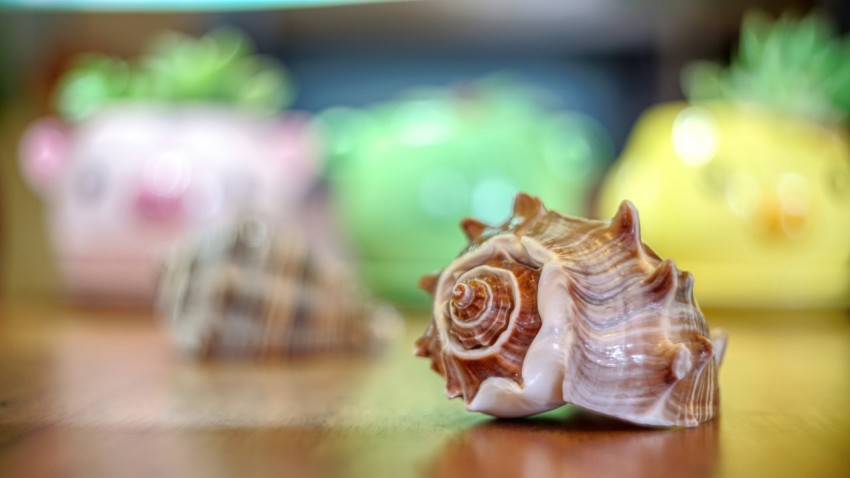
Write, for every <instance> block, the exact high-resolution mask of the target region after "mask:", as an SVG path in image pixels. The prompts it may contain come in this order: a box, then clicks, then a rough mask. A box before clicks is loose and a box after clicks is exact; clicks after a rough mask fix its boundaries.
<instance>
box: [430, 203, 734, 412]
mask: <svg viewBox="0 0 850 478" xmlns="http://www.w3.org/2000/svg"><path fill="white" fill-rule="evenodd" d="M462 227H463V229H464V231H465V232H466V234H467V236H468V237H469V240H470V244H469V246H468V247H467V248H466V249H465V250H464V251H463V252H462V253H461V254H460V256H459V257H458V258H457V259H456V260H454V261H453V262H452V263H451V264H449V266H448V267H446V268H445V269H444V270H443V271H442V272H441V273H440V274H439V275H434V276H425V277H424V278H423V279H422V281H421V284H420V285H421V286H422V287H423V288H424V289H426V290H427V291H429V292H430V293H432V294H433V296H434V307H433V320H432V321H431V323H430V325H429V326H428V328H427V330H426V331H425V333H424V334H423V335H422V337H420V338H419V340H418V341H417V343H416V353H417V355H420V356H423V357H429V358H430V359H431V366H432V368H433V369H434V370H435V371H436V372H437V373H439V374H440V375H443V376H444V377H445V378H446V380H447V384H446V395H448V396H449V397H450V398H454V397H459V396H462V397H463V399H464V401H465V404H466V408H467V409H468V410H470V411H480V412H484V413H488V414H491V415H496V416H503V417H516V416H525V415H532V414H535V413H540V412H544V411H546V410H551V409H553V408H556V407H559V406H561V405H563V404H565V403H572V404H574V405H578V406H580V407H583V408H586V409H589V410H592V411H595V412H599V413H602V414H605V415H609V416H613V417H617V418H620V419H623V420H627V421H630V422H634V423H639V424H646V425H660V426H670V425H678V426H694V425H697V424H699V423H701V422H704V421H706V420H710V419H711V418H713V417H714V416H715V415H716V413H717V409H718V397H719V396H718V384H717V370H718V367H719V365H720V361H721V359H722V357H723V349H724V347H725V344H726V336H725V334H724V333H723V332H719V333H717V334H715V336H714V337H713V338H712V339H710V338H709V330H708V325H707V323H706V321H705V318H704V317H703V315H702V313H701V312H700V310H699V308H698V306H697V305H696V302H695V301H694V298H693V277H692V276H691V274H690V273H688V272H682V271H679V270H678V269H677V268H676V266H675V265H674V264H673V262H672V261H671V260H669V259H667V260H661V259H660V258H659V257H658V256H657V255H656V254H655V253H654V252H653V251H652V250H651V249H650V248H649V247H647V246H646V245H645V244H643V243H642V242H641V239H640V226H639V222H638V215H637V211H636V210H635V209H634V206H632V205H631V203H629V202H627V201H626V202H623V204H622V205H621V206H620V209H619V211H618V213H617V214H616V216H615V217H614V218H613V219H611V220H610V221H597V220H589V219H582V218H576V217H570V216H564V215H561V214H558V213H556V212H553V211H548V210H546V208H545V207H544V206H543V204H542V203H541V202H540V200H539V199H537V198H533V197H531V196H528V195H525V194H519V195H517V197H516V202H515V205H514V211H513V215H512V216H511V217H510V218H509V219H508V220H507V221H506V222H505V223H504V224H502V225H501V226H497V227H490V226H486V225H484V224H482V223H480V222H477V221H475V220H472V219H467V220H465V221H463V223H462Z"/></svg>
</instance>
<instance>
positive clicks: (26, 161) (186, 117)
mask: <svg viewBox="0 0 850 478" xmlns="http://www.w3.org/2000/svg"><path fill="white" fill-rule="evenodd" d="M306 124H307V123H306V120H305V118H299V117H294V116H293V117H289V118H286V119H274V118H261V117H255V116H251V115H248V114H244V113H240V112H238V111H234V110H230V109H227V108H221V107H215V106H205V105H195V106H182V107H175V106H158V105H143V104H125V105H116V106H113V107H111V108H109V109H105V110H103V111H101V112H100V113H98V114H97V115H95V116H93V117H92V118H90V119H89V120H86V121H84V122H81V123H77V124H74V125H72V126H67V125H63V124H61V123H59V122H57V121H54V120H41V121H39V122H37V123H35V124H34V125H33V126H31V127H30V129H29V130H28V131H27V134H26V135H25V137H24V139H23V142H22V147H21V161H22V165H21V166H22V169H23V172H24V175H25V177H26V178H27V180H28V181H29V183H30V184H31V186H32V187H33V189H35V190H36V191H37V192H38V193H39V194H40V195H41V196H42V197H43V199H44V201H45V206H46V210H47V221H48V225H49V230H50V235H51V242H52V246H53V249H54V252H55V255H56V259H57V262H58V265H59V268H60V270H61V273H62V275H63V278H64V281H65V284H66V286H67V289H68V292H70V293H71V294H72V295H73V296H74V297H75V298H77V299H82V300H91V301H101V302H102V301H106V302H145V301H149V300H150V299H151V298H152V294H153V288H154V283H155V280H156V274H157V271H158V262H159V260H160V258H161V257H162V255H163V254H164V253H166V252H167V251H168V250H169V249H170V248H171V247H172V245H173V244H174V243H175V241H178V240H180V239H181V238H183V237H185V236H186V235H187V234H192V233H193V232H195V231H197V230H199V229H201V228H204V227H206V226H209V225H211V224H213V223H216V222H220V221H225V220H228V219H230V218H233V217H234V216H235V215H237V214H240V213H242V212H244V211H245V210H246V209H251V210H256V211H260V212H262V213H266V214H270V215H274V216H280V215H283V214H287V211H288V210H290V209H291V208H293V207H295V206H296V205H297V204H298V202H299V201H300V200H301V198H302V197H303V195H304V193H305V191H306V190H307V188H308V187H309V186H310V185H311V184H312V182H313V179H314V176H315V170H316V168H315V156H316V155H315V153H314V150H315V148H314V147H313V144H312V142H311V135H309V134H308V132H307V128H306Z"/></svg>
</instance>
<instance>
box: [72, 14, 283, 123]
mask: <svg viewBox="0 0 850 478" xmlns="http://www.w3.org/2000/svg"><path fill="white" fill-rule="evenodd" d="M292 94H293V91H292V86H291V84H290V81H289V77H288V75H287V73H286V71H285V69H284V68H283V66H282V65H280V64H279V63H277V62H276V61H275V60H273V59H271V58H267V57H263V56H259V55H255V54H253V45H252V44H251V42H250V40H248V38H247V37H245V36H244V35H243V34H241V33H240V32H238V31H236V30H233V29H227V28H224V29H219V30H215V31H213V32H211V33H209V34H207V35H205V36H203V37H201V38H198V39H195V38H192V37H189V36H187V35H184V34H182V33H176V32H167V33H163V34H162V35H160V36H158V37H157V38H155V39H154V41H153V42H151V44H150V45H149V48H148V49H147V51H146V52H145V53H144V54H143V55H142V56H140V57H139V58H138V59H136V60H135V61H127V60H123V59H120V58H114V57H110V56H106V55H100V54H88V55H84V56H81V57H80V58H78V59H77V60H76V61H75V63H74V66H73V67H72V68H71V69H70V70H69V71H68V72H67V73H66V74H65V75H64V76H63V77H62V79H61V80H60V83H59V88H58V90H57V97H56V103H57V109H58V110H59V113H60V114H61V115H62V116H64V117H65V118H67V119H69V120H72V121H77V120H82V119H84V118H86V117H88V116H90V115H92V114H93V113H95V112H96V111H98V110H99V109H101V108H102V107H103V106H105V105H107V104H109V103H112V102H116V101H128V100H145V101H159V102H167V103H181V102H216V103H224V104H229V105H233V106H235V107H239V108H244V109H248V110H252V111H255V112H258V113H263V114H272V113H275V112H276V111H279V110H281V109H283V108H285V107H286V106H288V105H289V104H290V102H291V100H292Z"/></svg>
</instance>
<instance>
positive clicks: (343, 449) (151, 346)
mask: <svg viewBox="0 0 850 478" xmlns="http://www.w3.org/2000/svg"><path fill="white" fill-rule="evenodd" d="M0 313H1V314H2V315H0V477H3V478H6V477H45V476H69V477H86V478H90V477H112V476H120V477H125V476H127V477H136V476H138V477H167V476H176V477H195V476H199V477H219V476H222V477H224V476H275V477H282V476H292V477H314V476H317V477H323V476H342V477H361V476H362V477H374V476H377V477H382V476H388V477H397V476H459V477H474V476H487V477H494V476H499V477H501V476H524V477H539V478H546V477H555V476H559V477H560V476H569V477H583V476H605V477H611V476H646V477H658V476H744V477H760V476H765V477H767V476H769V477H774V476H816V477H829V476H836V477H847V476H850V317H848V316H847V315H846V314H845V313H840V312H817V313H815V312H785V313H758V314H756V313H747V312H735V313H732V312H711V311H708V312H707V313H706V316H707V317H708V318H709V321H710V322H711V324H712V326H723V327H724V328H726V329H727V331H728V332H729V335H730V343H729V348H728V349H727V354H726V359H725V362H724V365H723V367H722V369H721V372H720V378H721V387H722V388H721V392H722V404H721V416H720V419H719V420H716V421H715V422H712V423H709V424H706V425H703V426H701V427H697V428H693V429H647V428H639V427H634V426H630V425H627V424H624V423H621V422H618V421H615V420H611V419H607V418H605V417H601V416H598V415H594V414H591V413H588V412H585V411H582V410H579V409H576V408H574V407H564V408H561V409H559V410H556V411H554V412H550V413H547V414H543V415H540V416H537V417H534V418H532V419H522V420H495V419H492V418H489V417H486V416H483V415H479V414H472V413H468V412H466V411H465V410H464V409H463V406H462V404H461V403H460V402H459V401H457V400H454V401H449V400H447V399H446V398H445V397H444V396H443V394H442V386H443V382H442V380H441V379H440V377H438V376H437V375H436V374H434V373H433V372H431V371H430V370H429V368H428V364H427V362H426V361H424V360H422V359H416V358H414V357H412V355H411V348H412V342H413V339H414V338H415V337H416V336H417V334H418V333H419V332H420V331H421V330H422V329H423V328H424V324H425V322H424V317H423V316H421V315H418V316H417V315H412V316H411V317H409V321H408V324H407V330H406V332H405V333H404V334H403V335H402V336H399V337H398V339H397V340H396V341H395V342H394V343H392V344H391V345H390V346H389V347H388V348H387V349H386V350H385V351H384V352H383V353H381V354H378V355H375V356H369V357H351V356H337V357H323V358H313V359H300V360H296V361H290V362H274V361H266V362H194V361H191V360H185V359H183V358H181V357H180V356H179V355H178V354H176V353H175V351H174V350H173V349H172V347H171V346H170V344H169V341H168V337H167V334H166V332H165V330H164V329H163V328H162V326H161V324H159V323H158V322H157V321H156V320H154V319H153V317H151V316H150V314H147V313H145V312H133V313H128V312H125V311H104V310H100V311H94V310H81V309H71V308H63V307H58V306H50V305H35V304H13V305H10V304H6V305H4V306H3V307H2V311H1V312H0Z"/></svg>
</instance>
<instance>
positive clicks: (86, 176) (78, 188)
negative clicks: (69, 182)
mask: <svg viewBox="0 0 850 478" xmlns="http://www.w3.org/2000/svg"><path fill="white" fill-rule="evenodd" d="M105 189H106V175H105V173H104V171H103V170H102V169H101V168H98V167H96V166H86V167H84V168H83V169H82V170H80V171H79V172H78V173H77V175H76V177H75V178H74V191H75V193H76V195H77V198H78V199H79V200H80V201H81V202H84V203H88V204H91V203H93V202H96V201H97V200H98V199H100V197H101V196H102V195H103V192H104V190H105Z"/></svg>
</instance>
